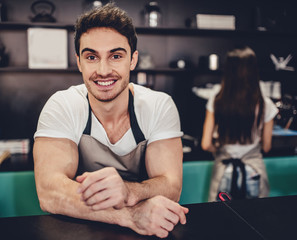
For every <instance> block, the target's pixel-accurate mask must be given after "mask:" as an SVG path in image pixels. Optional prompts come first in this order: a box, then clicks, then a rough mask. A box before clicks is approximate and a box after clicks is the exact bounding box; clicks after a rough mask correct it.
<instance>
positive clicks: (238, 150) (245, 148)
mask: <svg viewBox="0 0 297 240" xmlns="http://www.w3.org/2000/svg"><path fill="white" fill-rule="evenodd" d="M215 97H216V94H214V95H212V96H211V97H210V98H209V99H208V102H207V104H206V109H207V110H208V111H210V112H212V113H213V112H214V100H215ZM263 98H264V123H266V122H269V121H270V120H272V119H273V118H274V117H275V116H276V115H277V113H278V109H277V107H276V106H275V104H274V103H273V102H272V100H271V99H270V98H268V97H263ZM255 131H256V130H255ZM254 136H255V139H254V142H253V143H252V144H226V145H224V146H223V147H222V148H224V150H226V151H227V152H228V153H229V154H230V155H231V157H232V158H241V157H242V156H243V155H244V154H246V153H247V152H249V151H250V150H252V149H253V148H255V147H256V146H257V145H258V144H259V142H260V141H261V136H259V134H254Z"/></svg>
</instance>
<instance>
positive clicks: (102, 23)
mask: <svg viewBox="0 0 297 240" xmlns="http://www.w3.org/2000/svg"><path fill="white" fill-rule="evenodd" d="M136 45H137V37H136V33H135V29H134V26H133V24H132V20H131V18H129V17H128V16H127V14H126V12H124V11H123V10H121V9H119V8H118V7H116V6H115V5H113V4H107V5H105V6H103V7H101V8H97V9H95V10H92V11H90V12H87V13H85V14H83V15H82V16H80V17H79V19H78V20H77V22H76V26H75V48H76V54H77V66H78V68H79V70H80V72H81V73H82V78H83V81H84V84H81V85H78V86H72V87H70V88H69V89H67V90H64V91H59V92H57V93H55V94H54V95H53V96H52V97H51V98H50V99H49V100H48V102H47V103H46V105H45V106H44V108H43V110H42V112H41V114H40V118H39V122H38V126H37V131H36V133H35V135H34V138H35V143H34V148H33V154H34V167H35V169H34V170H35V178H36V187H37V193H38V197H39V201H40V205H41V208H42V209H43V210H44V211H48V212H50V213H57V214H64V215H68V216H72V217H76V218H82V219H88V220H94V221H102V222H107V223H111V224H119V225H121V226H125V227H129V228H131V229H133V230H134V231H136V232H137V233H139V234H144V235H156V236H158V237H166V236H167V235H168V233H169V232H170V231H171V230H172V229H173V228H174V226H175V225H176V224H177V223H178V222H180V223H182V224H185V222H186V217H185V215H186V213H187V212H188V209H186V208H184V207H182V206H180V205H179V204H178V203H177V202H178V200H179V197H180V193H181V187H182V144H181V138H180V137H181V136H182V132H181V130H180V120H179V116H178V112H177V109H176V106H175V104H174V102H173V100H172V99H171V97H170V96H168V95H167V94H165V93H162V92H157V91H153V90H150V89H148V88H145V87H142V86H138V85H136V84H132V83H129V81H130V71H132V70H134V68H135V66H136V64H137V60H138V51H137V50H136Z"/></svg>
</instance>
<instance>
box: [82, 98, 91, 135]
mask: <svg viewBox="0 0 297 240" xmlns="http://www.w3.org/2000/svg"><path fill="white" fill-rule="evenodd" d="M87 100H88V105H89V117H88V122H87V125H86V127H85V130H84V132H83V134H85V135H91V125H92V124H91V123H92V109H91V105H90V101H89V97H88V94H87Z"/></svg>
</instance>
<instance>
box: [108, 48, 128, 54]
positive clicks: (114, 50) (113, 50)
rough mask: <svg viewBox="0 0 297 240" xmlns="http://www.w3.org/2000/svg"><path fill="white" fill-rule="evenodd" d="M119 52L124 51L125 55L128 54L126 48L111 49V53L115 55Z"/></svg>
mask: <svg viewBox="0 0 297 240" xmlns="http://www.w3.org/2000/svg"><path fill="white" fill-rule="evenodd" d="M117 51H124V52H125V53H127V50H126V49H125V48H121V47H118V48H114V49H111V50H110V51H109V52H111V53H114V52H117Z"/></svg>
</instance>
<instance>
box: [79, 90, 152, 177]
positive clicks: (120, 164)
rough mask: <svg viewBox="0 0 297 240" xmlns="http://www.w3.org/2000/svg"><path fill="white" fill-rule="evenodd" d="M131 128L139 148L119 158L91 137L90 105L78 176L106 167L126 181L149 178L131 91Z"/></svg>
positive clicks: (82, 138)
mask: <svg viewBox="0 0 297 240" xmlns="http://www.w3.org/2000/svg"><path fill="white" fill-rule="evenodd" d="M128 108H129V115H130V126H131V130H132V133H133V136H134V138H135V141H136V143H137V147H136V148H135V149H134V150H133V151H132V152H130V153H128V154H126V155H124V156H119V155H117V154H115V153H114V152H112V151H111V150H110V149H109V148H108V147H107V146H105V145H104V144H102V143H101V142H99V141H98V140H97V139H95V138H93V137H92V136H91V125H92V124H91V123H92V122H91V121H92V110H91V107H90V103H89V117H88V122H87V125H86V128H85V130H84V132H83V135H82V136H81V139H80V142H79V145H78V149H79V166H78V173H77V174H78V175H79V174H82V173H84V172H93V171H96V170H99V169H102V168H104V167H114V168H116V169H117V171H118V173H119V174H120V175H121V177H122V178H123V179H124V180H126V181H138V182H140V181H143V180H145V179H147V178H148V176H147V172H146V168H145V151H146V144H147V140H146V139H145V137H144V135H143V133H142V131H141V129H140V127H139V125H138V123H137V119H136V115H135V111H134V102H133V94H132V93H131V92H130V91H129V105H128Z"/></svg>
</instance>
